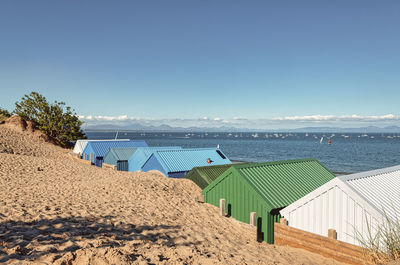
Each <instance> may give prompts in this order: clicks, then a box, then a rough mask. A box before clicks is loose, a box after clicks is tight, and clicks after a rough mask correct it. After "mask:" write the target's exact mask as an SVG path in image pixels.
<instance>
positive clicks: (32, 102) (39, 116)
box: [14, 92, 85, 146]
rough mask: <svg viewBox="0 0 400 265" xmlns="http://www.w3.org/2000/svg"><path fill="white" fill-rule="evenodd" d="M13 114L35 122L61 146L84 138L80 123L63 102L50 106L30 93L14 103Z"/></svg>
mask: <svg viewBox="0 0 400 265" xmlns="http://www.w3.org/2000/svg"><path fill="white" fill-rule="evenodd" d="M14 113H15V114H16V115H19V116H20V117H21V118H23V119H25V120H28V121H33V122H35V123H36V124H37V127H38V129H39V130H41V131H42V132H43V133H44V134H46V135H48V136H50V137H52V138H53V139H56V140H57V141H58V142H59V143H60V144H61V145H62V146H66V145H68V143H69V142H70V141H75V140H77V139H82V138H84V137H85V135H84V133H83V132H82V130H81V125H82V122H81V121H80V120H79V119H78V116H77V115H76V113H74V112H73V110H72V109H71V108H70V107H68V106H66V105H65V103H64V102H57V101H55V102H54V103H53V104H51V103H49V102H48V101H47V100H46V98H45V97H44V96H43V95H41V94H39V93H37V92H31V93H30V94H29V95H25V96H23V97H22V99H21V101H20V102H16V103H15V111H14Z"/></svg>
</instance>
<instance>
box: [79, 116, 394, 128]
mask: <svg viewBox="0 0 400 265" xmlns="http://www.w3.org/2000/svg"><path fill="white" fill-rule="evenodd" d="M79 118H80V120H81V121H83V122H85V123H86V124H87V125H89V126H90V125H101V124H115V125H119V126H125V125H129V124H132V123H139V124H141V125H153V126H158V125H162V124H166V125H170V126H173V127H191V126H199V127H220V126H222V125H228V126H231V127H236V128H254V129H266V130H268V129H279V128H282V129H292V128H301V127H308V126H335V127H357V126H358V127H363V126H367V125H375V126H389V125H397V126H399V125H400V116H398V115H394V114H385V115H370V116H363V115H357V114H352V115H305V116H285V117H276V118H265V119H262V118H261V119H251V118H243V117H233V118H229V119H227V118H225V119H223V118H220V117H214V118H213V117H207V116H205V117H202V118H174V119H162V118H140V117H131V116H128V115H119V116H102V115H98V116H96V115H87V116H84V115H79Z"/></svg>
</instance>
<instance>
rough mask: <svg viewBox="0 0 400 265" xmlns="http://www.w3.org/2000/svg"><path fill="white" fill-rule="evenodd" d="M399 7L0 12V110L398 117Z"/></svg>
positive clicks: (150, 4)
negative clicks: (18, 105)
mask: <svg viewBox="0 0 400 265" xmlns="http://www.w3.org/2000/svg"><path fill="white" fill-rule="evenodd" d="M399 14H400V1H351V0H348V1H265V0H264V1H233V0H230V1H223V0H221V1H187V0H185V1H13V0H3V1H1V2H0V91H1V94H0V106H1V107H5V108H8V109H10V110H11V109H12V108H13V106H14V102H15V101H16V100H18V99H19V98H20V97H21V96H22V95H23V94H24V93H27V92H29V91H32V90H35V91H39V92H41V93H42V94H44V95H45V96H46V97H47V98H48V99H50V100H63V101H66V102H67V103H68V105H70V106H72V107H74V108H75V109H76V111H77V113H78V114H81V115H85V116H86V115H107V116H119V115H128V116H134V117H142V118H157V119H158V118H160V119H161V118H165V119H172V118H183V119H192V118H193V119H195V118H200V117H205V116H206V117H213V118H214V117H221V118H222V119H232V118H233V117H244V118H249V119H264V118H265V119H269V118H274V117H285V116H303V115H338V116H340V115H352V114H357V115H364V116H369V115H385V114H394V115H399V114H400V111H399V99H400V15H399Z"/></svg>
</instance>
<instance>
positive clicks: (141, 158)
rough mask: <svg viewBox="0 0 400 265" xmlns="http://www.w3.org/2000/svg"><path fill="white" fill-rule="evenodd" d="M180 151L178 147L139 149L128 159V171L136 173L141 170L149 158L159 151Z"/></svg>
mask: <svg viewBox="0 0 400 265" xmlns="http://www.w3.org/2000/svg"><path fill="white" fill-rule="evenodd" d="M176 149H182V147H180V146H156V147H140V148H138V149H137V150H136V152H135V153H134V154H133V155H132V156H131V157H130V158H129V161H128V166H129V169H128V171H130V172H136V171H139V170H142V167H143V165H144V164H145V163H146V161H147V160H148V159H149V158H150V156H151V155H152V154H153V153H154V152H155V151H159V150H176Z"/></svg>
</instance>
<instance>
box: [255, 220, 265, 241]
mask: <svg viewBox="0 0 400 265" xmlns="http://www.w3.org/2000/svg"><path fill="white" fill-rule="evenodd" d="M263 241H264V233H263V232H262V218H261V217H258V218H257V242H260V243H261V242H263Z"/></svg>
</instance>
